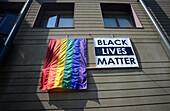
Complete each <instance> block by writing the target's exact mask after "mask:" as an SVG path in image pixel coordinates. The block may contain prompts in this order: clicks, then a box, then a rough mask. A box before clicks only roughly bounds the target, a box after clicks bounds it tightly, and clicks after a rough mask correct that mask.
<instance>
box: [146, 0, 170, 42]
mask: <svg viewBox="0 0 170 111" xmlns="http://www.w3.org/2000/svg"><path fill="white" fill-rule="evenodd" d="M145 2H146V4H147V6H148V7H149V8H150V10H151V11H152V13H154V16H156V18H157V20H158V21H159V23H160V24H161V26H162V28H163V30H164V32H165V34H166V36H168V39H170V30H169V29H170V19H169V17H168V16H167V14H166V13H165V12H168V9H169V10H170V8H169V6H166V3H164V2H162V1H160V3H161V2H162V3H164V5H163V6H160V5H159V2H157V1H156V0H149V1H148V2H147V1H146V0H145ZM164 6H165V11H164V10H163V8H162V7H164Z"/></svg>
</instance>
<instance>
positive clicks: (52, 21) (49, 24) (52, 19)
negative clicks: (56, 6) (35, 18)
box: [47, 15, 57, 27]
mask: <svg viewBox="0 0 170 111" xmlns="http://www.w3.org/2000/svg"><path fill="white" fill-rule="evenodd" d="M56 21H57V15H56V16H53V17H49V19H48V22H47V27H56Z"/></svg>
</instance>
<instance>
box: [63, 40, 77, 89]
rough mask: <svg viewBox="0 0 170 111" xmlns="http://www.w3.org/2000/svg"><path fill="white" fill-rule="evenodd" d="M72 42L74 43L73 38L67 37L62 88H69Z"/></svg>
mask: <svg viewBox="0 0 170 111" xmlns="http://www.w3.org/2000/svg"><path fill="white" fill-rule="evenodd" d="M73 43H74V39H68V43H67V53H66V62H65V69H64V77H63V88H70V83H71V72H72V57H73Z"/></svg>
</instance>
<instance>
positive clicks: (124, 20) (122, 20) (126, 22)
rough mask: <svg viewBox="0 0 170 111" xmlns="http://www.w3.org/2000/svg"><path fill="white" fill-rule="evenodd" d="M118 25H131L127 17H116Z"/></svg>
mask: <svg viewBox="0 0 170 111" xmlns="http://www.w3.org/2000/svg"><path fill="white" fill-rule="evenodd" d="M117 19H118V22H119V26H120V27H132V26H133V25H132V22H131V20H130V19H129V18H127V17H125V18H117Z"/></svg>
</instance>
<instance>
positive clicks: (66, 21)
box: [34, 3, 74, 28]
mask: <svg viewBox="0 0 170 111" xmlns="http://www.w3.org/2000/svg"><path fill="white" fill-rule="evenodd" d="M34 27H43V28H58V27H59V28H60V27H61V28H62V27H67V28H69V27H74V4H73V3H45V4H42V6H41V9H40V12H39V15H38V17H37V19H36V22H35V24H34Z"/></svg>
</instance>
